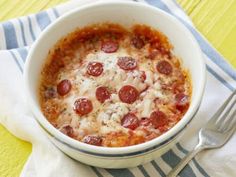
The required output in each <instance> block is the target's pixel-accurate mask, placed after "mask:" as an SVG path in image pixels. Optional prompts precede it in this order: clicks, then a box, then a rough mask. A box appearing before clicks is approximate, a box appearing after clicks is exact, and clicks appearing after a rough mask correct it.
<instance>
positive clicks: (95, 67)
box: [87, 62, 103, 76]
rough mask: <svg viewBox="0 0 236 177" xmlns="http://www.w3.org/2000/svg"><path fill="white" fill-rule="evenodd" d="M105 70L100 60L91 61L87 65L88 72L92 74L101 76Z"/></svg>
mask: <svg viewBox="0 0 236 177" xmlns="http://www.w3.org/2000/svg"><path fill="white" fill-rule="evenodd" d="M102 72H103V65H102V63H99V62H90V63H89V64H88V66H87V73H88V74H89V75H91V76H100V75H101V74H102Z"/></svg>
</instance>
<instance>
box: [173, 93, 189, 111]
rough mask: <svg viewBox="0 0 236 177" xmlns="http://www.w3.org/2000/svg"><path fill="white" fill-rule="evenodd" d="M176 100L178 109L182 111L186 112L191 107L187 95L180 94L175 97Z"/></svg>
mask: <svg viewBox="0 0 236 177" xmlns="http://www.w3.org/2000/svg"><path fill="white" fill-rule="evenodd" d="M175 100H176V108H177V109H178V110H179V111H181V112H185V111H187V109H188V107H189V97H188V96H187V95H185V94H184V93H178V94H176V95H175Z"/></svg>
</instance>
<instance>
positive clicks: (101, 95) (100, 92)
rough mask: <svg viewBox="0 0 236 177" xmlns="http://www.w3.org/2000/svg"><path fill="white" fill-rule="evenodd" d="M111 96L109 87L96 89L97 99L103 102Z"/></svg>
mask: <svg viewBox="0 0 236 177" xmlns="http://www.w3.org/2000/svg"><path fill="white" fill-rule="evenodd" d="M110 96H111V94H110V92H109V90H108V89H107V87H98V88H97V90H96V97H97V100H98V101H99V102H101V103H104V102H105V101H106V100H107V99H109V98H110Z"/></svg>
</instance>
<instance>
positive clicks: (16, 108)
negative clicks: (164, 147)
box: [0, 0, 236, 177]
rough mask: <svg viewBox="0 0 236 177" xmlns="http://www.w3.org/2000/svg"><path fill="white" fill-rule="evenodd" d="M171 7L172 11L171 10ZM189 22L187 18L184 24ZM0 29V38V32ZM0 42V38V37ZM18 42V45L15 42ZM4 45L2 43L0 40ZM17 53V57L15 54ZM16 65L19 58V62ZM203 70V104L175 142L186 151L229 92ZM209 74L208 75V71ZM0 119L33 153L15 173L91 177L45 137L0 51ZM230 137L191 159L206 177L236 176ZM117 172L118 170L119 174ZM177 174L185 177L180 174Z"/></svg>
mask: <svg viewBox="0 0 236 177" xmlns="http://www.w3.org/2000/svg"><path fill="white" fill-rule="evenodd" d="M92 1H93V0H77V1H71V2H68V3H66V4H63V5H60V6H58V7H57V8H56V9H57V11H58V12H59V14H62V13H64V12H66V11H68V10H70V9H72V8H75V7H77V6H79V5H82V4H86V3H88V2H92ZM165 3H166V4H167V6H168V7H169V8H171V9H174V12H173V13H175V14H177V15H178V17H183V18H182V19H183V20H187V21H189V19H188V18H187V16H185V15H184V13H183V11H181V10H180V9H178V7H177V6H176V5H175V4H174V3H173V2H171V1H168V2H165ZM175 8H176V9H175ZM188 23H189V24H191V22H188ZM1 31H2V29H1V27H0V37H2V38H1V39H3V38H4V36H1ZM0 43H1V40H0ZM21 43H23V42H22V41H21ZM2 46H3V47H5V44H2ZM18 57H19V56H18ZM205 58H206V63H207V65H208V67H209V68H211V70H213V71H214V72H215V73H216V74H217V75H219V76H220V77H221V78H223V79H224V80H225V81H226V82H228V84H230V85H231V87H233V88H235V87H236V81H235V80H234V79H232V78H231V77H230V76H229V75H228V74H227V73H225V72H224V71H223V70H222V69H221V68H220V67H219V66H217V65H216V64H215V63H214V62H212V61H211V60H210V59H209V58H207V57H206V56H205ZM19 65H22V66H23V62H22V61H20V60H19ZM209 71H210V70H209V69H208V72H207V84H206V89H205V94H204V97H203V102H202V104H201V107H200V110H199V111H198V113H197V115H196V117H195V118H194V120H193V121H192V123H191V124H190V125H189V126H188V128H187V130H186V133H185V135H184V136H183V138H182V140H181V142H180V144H181V145H182V146H183V147H185V148H186V149H188V150H191V149H193V147H194V146H195V145H196V144H197V137H198V131H199V129H200V128H201V127H202V126H203V125H204V124H205V123H206V122H207V120H208V119H209V118H210V117H211V116H212V115H213V113H214V112H215V111H216V110H217V108H219V106H220V105H221V104H222V103H223V101H224V100H225V99H226V98H227V97H228V96H229V94H230V93H231V92H232V89H231V90H230V89H229V88H228V87H227V86H225V84H223V83H222V82H221V81H219V80H218V79H217V78H216V77H215V74H214V72H209ZM212 73H213V74H212ZM0 123H2V124H3V125H4V126H5V127H6V128H7V129H8V130H9V131H10V132H11V133H12V134H14V135H15V136H17V137H19V138H20V139H23V140H25V141H28V142H31V143H32V145H33V151H32V153H31V155H30V157H29V159H28V160H27V162H26V164H25V166H24V169H23V171H22V173H21V177H58V176H63V177H93V176H96V174H95V170H94V168H91V167H89V166H87V165H83V164H81V163H79V162H76V161H74V160H72V159H71V158H69V157H68V156H66V155H65V154H63V153H62V152H61V151H60V150H58V149H57V148H56V147H55V146H54V145H53V144H52V143H51V142H50V141H49V140H48V138H47V137H46V136H45V134H44V132H43V131H42V130H41V128H40V127H39V126H38V124H37V122H36V121H35V119H34V118H33V115H32V113H31V112H30V110H29V108H28V106H27V103H26V99H25V96H24V88H23V78H22V73H21V72H20V70H19V68H18V67H17V65H16V63H15V61H14V58H13V57H12V55H11V54H10V52H9V51H8V50H0ZM235 147H236V135H234V136H233V137H232V138H231V139H230V140H229V142H228V143H227V144H226V145H225V146H223V147H222V148H220V149H215V150H209V151H204V152H202V153H200V154H199V155H198V156H197V157H196V159H197V161H198V163H199V164H200V165H201V167H202V168H203V169H204V170H205V171H206V173H207V174H208V175H209V176H212V177H234V176H236V170H235V167H236V149H235ZM172 151H173V152H174V153H175V154H177V155H178V157H180V158H183V157H184V156H185V154H184V153H183V152H181V151H180V150H179V149H178V148H176V147H175V148H173V150H172ZM164 160H165V159H164V158H158V159H157V160H155V163H157V164H158V165H159V167H160V168H161V169H162V171H163V172H164V173H165V174H167V173H168V171H170V170H171V167H170V165H168V164H167V163H166V162H164ZM154 166H155V165H153V163H148V164H146V165H144V166H143V168H144V169H145V170H146V171H147V173H148V175H150V176H158V175H160V174H158V173H157V171H156V170H155V168H154ZM190 167H191V168H192V170H193V172H194V174H195V175H196V176H206V175H204V174H203V173H201V172H200V171H199V169H197V168H196V165H195V164H194V162H190ZM96 170H97V171H98V172H99V173H100V174H101V175H102V176H112V175H113V176H117V175H116V173H113V172H111V171H107V170H105V169H96ZM130 172H131V173H132V174H133V175H134V176H145V174H144V173H141V171H140V168H133V169H130ZM121 174H123V173H121ZM182 176H187V175H186V174H183V175H182Z"/></svg>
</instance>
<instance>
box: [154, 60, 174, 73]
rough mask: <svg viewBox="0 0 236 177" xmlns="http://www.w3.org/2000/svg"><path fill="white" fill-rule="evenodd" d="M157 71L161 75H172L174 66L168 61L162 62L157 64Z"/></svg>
mask: <svg viewBox="0 0 236 177" xmlns="http://www.w3.org/2000/svg"><path fill="white" fill-rule="evenodd" d="M156 69H157V71H158V72H159V73H161V74H165V75H170V74H171V73H172V70H173V69H172V66H171V64H170V63H169V62H168V61H166V60H161V61H159V62H158V63H157V65H156Z"/></svg>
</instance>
